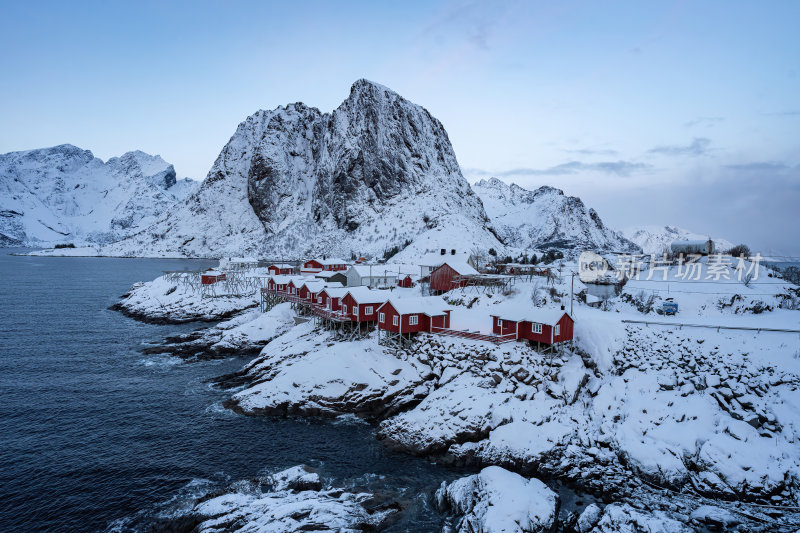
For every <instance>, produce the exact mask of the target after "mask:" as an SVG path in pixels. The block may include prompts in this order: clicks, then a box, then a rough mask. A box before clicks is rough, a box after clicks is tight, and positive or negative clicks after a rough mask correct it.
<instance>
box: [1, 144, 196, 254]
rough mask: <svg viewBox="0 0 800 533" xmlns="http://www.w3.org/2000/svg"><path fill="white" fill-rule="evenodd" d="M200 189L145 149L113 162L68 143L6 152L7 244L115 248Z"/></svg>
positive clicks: (3, 175) (3, 204) (3, 195)
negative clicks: (117, 242)
mask: <svg viewBox="0 0 800 533" xmlns="http://www.w3.org/2000/svg"><path fill="white" fill-rule="evenodd" d="M195 188H196V182H194V181H192V180H188V179H185V180H180V181H178V180H176V175H175V169H174V168H173V167H172V165H170V164H168V163H167V162H166V161H164V160H163V159H161V157H160V156H152V155H149V154H146V153H144V152H139V151H136V152H128V153H126V154H124V155H122V156H120V157H113V158H111V159H109V160H108V161H107V162H105V163H104V162H103V161H102V160H101V159H98V158H97V157H95V156H94V155H93V154H92V152H90V151H89V150H82V149H80V148H78V147H76V146H72V145H69V144H64V145H60V146H54V147H52V148H42V149H37V150H27V151H23V152H11V153H7V154H3V155H0V246H2V245H5V246H19V245H32V246H37V245H52V244H55V243H65V242H70V243H74V244H87V243H100V244H102V243H108V242H112V241H114V240H117V239H121V238H123V237H127V236H129V235H131V234H133V233H135V232H136V231H139V230H140V229H142V228H144V227H146V226H148V225H149V224H151V223H152V222H154V221H155V220H156V218H157V217H158V216H159V215H161V214H162V213H163V212H164V211H167V210H168V208H170V207H171V206H173V205H174V204H175V203H176V202H178V201H182V200H184V199H186V198H187V197H188V196H189V195H190V194H191V193H192V192H193V190H194V189H195Z"/></svg>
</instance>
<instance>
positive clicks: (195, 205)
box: [104, 80, 502, 257]
mask: <svg viewBox="0 0 800 533" xmlns="http://www.w3.org/2000/svg"><path fill="white" fill-rule="evenodd" d="M454 239H455V242H454ZM407 240H408V241H413V245H412V246H411V248H410V249H409V252H408V253H411V252H412V251H413V252H414V253H418V252H420V251H424V250H426V249H435V248H438V247H440V246H446V247H449V248H450V247H454V246H455V247H458V248H462V249H464V248H467V247H470V246H473V245H480V246H483V247H485V248H489V247H500V248H502V246H501V244H500V243H499V241H498V240H497V238H496V237H495V236H494V235H493V234H492V232H491V229H490V228H489V221H488V218H487V217H486V214H485V212H484V210H483V207H482V205H481V202H480V200H479V199H478V197H477V196H475V194H474V193H473V192H472V190H471V189H470V186H469V184H468V183H467V182H466V180H464V178H463V177H462V175H461V170H460V168H459V166H458V162H457V161H456V157H455V154H454V152H453V149H452V146H451V145H450V141H449V139H448V137H447V133H446V132H445V130H444V128H443V126H442V125H441V123H440V122H439V121H438V120H436V119H435V118H434V117H432V116H431V115H430V113H428V111H426V110H425V109H423V108H422V107H420V106H418V105H415V104H413V103H411V102H409V101H408V100H406V99H404V98H403V97H401V96H400V95H398V94H397V93H395V92H393V91H391V90H389V89H387V88H386V87H383V86H381V85H378V84H376V83H372V82H370V81H366V80H359V81H357V82H356V83H355V84H354V85H353V86H352V89H351V91H350V95H349V97H348V98H347V99H346V100H345V101H344V102H343V103H342V104H341V105H340V106H339V107H338V108H337V109H335V110H334V111H333V112H332V113H321V112H320V111H319V110H317V109H316V108H313V107H308V106H306V105H305V104H302V103H295V104H290V105H287V106H285V107H279V108H277V109H274V110H272V111H258V112H256V113H255V114H253V115H251V116H250V117H248V118H247V119H246V120H245V121H244V122H242V123H241V124H240V125H239V127H238V128H237V129H236V132H235V133H234V134H233V137H231V139H230V141H229V142H228V144H227V145H226V146H225V147H224V148H223V149H222V152H221V153H220V155H219V157H218V158H217V161H216V162H215V163H214V165H213V166H212V168H211V170H210V171H209V173H208V176H207V177H206V179H205V181H204V182H203V185H202V186H201V188H200V190H199V191H198V192H197V193H196V194H195V195H193V196H192V197H191V198H190V199H189V200H188V201H187V202H186V203H185V204H183V205H181V206H180V207H179V208H178V209H176V210H175V212H173V213H170V214H169V215H168V216H166V217H164V218H163V219H162V220H160V221H159V222H158V223H157V224H156V225H155V226H153V227H152V228H149V229H148V230H147V231H145V232H142V233H140V234H138V235H136V236H135V237H133V238H131V239H128V240H126V241H124V242H120V243H117V244H114V245H113V246H110V247H108V248H107V249H105V250H104V253H107V254H111V255H162V254H164V253H168V252H170V253H174V252H179V253H183V254H185V255H188V256H212V257H213V256H224V255H241V254H247V253H252V254H259V255H266V256H278V255H283V256H284V257H287V256H303V255H306V254H309V253H314V254H325V253H327V254H330V255H336V256H349V254H350V252H351V251H352V252H359V253H368V254H379V255H380V254H382V253H383V252H384V251H385V250H386V249H387V248H391V247H393V246H401V247H402V246H403V245H404V243H405V242H406V241H407Z"/></svg>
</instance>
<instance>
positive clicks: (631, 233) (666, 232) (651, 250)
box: [622, 226, 733, 255]
mask: <svg viewBox="0 0 800 533" xmlns="http://www.w3.org/2000/svg"><path fill="white" fill-rule="evenodd" d="M622 234H623V235H625V238H627V239H629V240H631V241H633V242H635V243H636V244H637V245H639V246H641V248H642V251H643V252H644V253H645V254H656V255H660V254H663V253H664V252H668V251H669V245H670V243H672V241H678V240H707V239H708V238H709V236H708V235H704V234H702V233H694V232H691V231H688V230H685V229H683V228H678V227H675V226H635V227H631V228H625V229H623V230H622ZM711 240H712V241H714V246H715V247H716V249H717V250H719V251H725V250H729V249H731V248H733V243H732V242H730V241H726V240H725V239H719V238H713V237H712V238H711Z"/></svg>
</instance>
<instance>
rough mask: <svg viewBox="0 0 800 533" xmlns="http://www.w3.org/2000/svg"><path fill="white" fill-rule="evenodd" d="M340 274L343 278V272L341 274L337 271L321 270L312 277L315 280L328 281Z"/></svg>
mask: <svg viewBox="0 0 800 533" xmlns="http://www.w3.org/2000/svg"><path fill="white" fill-rule="evenodd" d="M340 274H341V275H342V276H344V272H342V271H341V270H337V271H333V270H323V271H322V272H317V273H316V274H314V277H315V278H321V279H328V278H330V277H333V276H338V275H340Z"/></svg>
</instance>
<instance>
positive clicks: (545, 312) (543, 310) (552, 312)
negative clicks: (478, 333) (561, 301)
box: [492, 307, 572, 326]
mask: <svg viewBox="0 0 800 533" xmlns="http://www.w3.org/2000/svg"><path fill="white" fill-rule="evenodd" d="M564 315H567V316H569V313H567V312H566V311H564V310H562V309H559V308H551V307H532V308H531V307H529V308H527V309H526V308H505V309H503V310H500V311H495V312H493V313H492V316H496V317H498V318H502V319H503V320H513V321H514V322H535V323H537V324H547V325H548V326H554V325H556V324H557V323H558V321H559V320H561V317H562V316H564ZM570 318H572V317H570Z"/></svg>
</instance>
